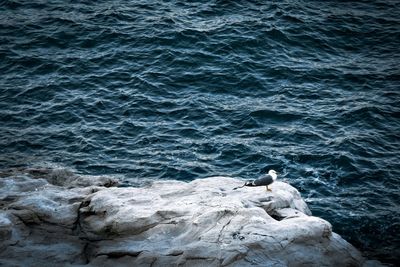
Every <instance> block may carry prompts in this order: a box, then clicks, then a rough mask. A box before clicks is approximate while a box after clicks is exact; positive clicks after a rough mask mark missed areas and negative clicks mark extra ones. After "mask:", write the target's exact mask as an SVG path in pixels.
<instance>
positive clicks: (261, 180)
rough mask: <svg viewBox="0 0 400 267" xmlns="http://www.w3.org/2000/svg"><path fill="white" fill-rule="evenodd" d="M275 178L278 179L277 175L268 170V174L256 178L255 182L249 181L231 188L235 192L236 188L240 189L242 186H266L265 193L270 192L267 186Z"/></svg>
mask: <svg viewBox="0 0 400 267" xmlns="http://www.w3.org/2000/svg"><path fill="white" fill-rule="evenodd" d="M276 178H278V173H277V172H276V171H274V170H269V171H268V174H267V175H265V176H263V177H261V178H258V179H256V180H251V181H247V182H246V183H245V184H244V185H242V186H239V187H236V188H233V190H236V189H238V188H242V187H244V186H264V185H265V186H266V187H267V191H272V190H271V189H269V188H268V186H269V185H270V184H272V183H273V182H275V180H276Z"/></svg>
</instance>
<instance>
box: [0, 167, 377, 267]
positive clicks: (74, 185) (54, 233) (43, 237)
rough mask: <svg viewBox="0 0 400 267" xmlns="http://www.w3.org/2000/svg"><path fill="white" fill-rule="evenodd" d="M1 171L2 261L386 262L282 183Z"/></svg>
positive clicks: (12, 263)
mask: <svg viewBox="0 0 400 267" xmlns="http://www.w3.org/2000/svg"><path fill="white" fill-rule="evenodd" d="M61 176H63V177H64V178H63V179H61V178H60V177H61ZM0 177H3V178H0V205H1V207H2V210H1V211H0V249H1V250H0V265H5V266H39V265H40V266H58V265H62V266H113V267H114V266H250V265H257V266H381V264H380V263H379V262H377V261H368V260H366V259H365V258H363V257H362V255H361V253H360V252H359V251H357V249H355V248H354V247H353V246H352V245H351V244H349V243H348V242H346V241H345V240H344V239H342V238H341V237H340V236H339V235H337V234H335V233H333V232H332V226H331V225H330V223H329V222H327V221H325V220H323V219H321V218H318V217H314V216H312V215H311V212H310V210H309V209H308V207H307V205H306V203H305V202H304V201H303V199H302V198H301V196H300V194H299V192H298V191H297V190H296V189H295V188H294V187H292V186H290V185H289V184H287V183H283V182H275V183H274V184H273V185H272V186H270V188H272V192H269V191H266V188H265V187H243V188H240V189H237V190H233V188H235V187H237V186H240V185H242V184H243V181H241V180H239V179H233V178H228V177H211V178H206V179H198V180H194V181H192V182H179V181H158V182H153V183H152V184H151V185H147V186H142V187H124V188H122V187H113V185H116V184H117V182H116V181H114V180H113V179H109V178H105V177H101V176H98V177H93V176H92V177H88V176H85V177H83V178H82V177H81V176H79V175H75V174H72V173H68V172H62V171H57V172H56V174H54V171H51V170H50V171H49V170H42V171H32V170H30V171H25V172H18V173H15V172H13V173H8V174H7V175H0Z"/></svg>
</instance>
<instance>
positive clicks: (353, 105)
mask: <svg viewBox="0 0 400 267" xmlns="http://www.w3.org/2000/svg"><path fill="white" fill-rule="evenodd" d="M32 2H33V3H32ZM187 2H188V3H185V2H184V1H95V2H93V1H83V0H82V1H58V0H55V1H24V0H13V1H1V2H0V3H1V4H0V73H1V76H0V147H1V156H0V165H1V168H14V167H20V166H43V165H56V166H63V167H68V168H73V169H76V170H77V171H78V172H80V173H89V174H108V175H119V176H120V177H121V179H122V180H123V181H124V183H125V184H126V185H129V184H131V183H132V181H137V180H139V181H140V180H141V179H143V180H148V179H154V180H156V179H178V180H192V179H196V178H203V177H207V176H212V175H230V176H234V177H241V178H243V179H250V178H255V177H258V176H259V175H260V174H262V173H264V172H266V171H268V169H270V168H274V169H276V170H277V171H279V172H280V173H281V177H282V178H283V179H284V180H286V181H287V182H289V183H290V184H292V185H294V186H295V187H296V188H298V189H299V190H300V191H301V193H302V195H303V197H304V198H305V199H306V200H307V202H308V204H309V206H310V208H311V210H312V211H313V213H314V215H317V216H321V217H322V218H324V219H327V220H328V221H330V222H331V223H332V224H333V227H334V231H336V232H338V233H339V234H341V235H342V236H343V237H344V238H346V239H347V240H348V241H350V242H351V243H352V244H354V245H355V246H356V247H358V248H359V249H361V250H362V251H363V253H364V254H365V255H367V256H368V257H370V258H376V259H380V260H382V261H384V262H391V263H396V261H399V260H400V255H399V249H400V247H399V244H400V238H399V231H400V216H399V215H400V208H399V205H400V203H399V199H400V192H399V186H400V182H399V177H400V158H399V151H400V138H399V137H400V136H399V135H400V120H399V117H400V91H399V89H400V88H399V85H400V83H399V81H400V72H399V62H400V61H399V60H400V54H399V47H400V42H399V40H400V37H399V35H400V7H399V3H398V2H397V1H357V2H353V1H343V2H342V1H276V2H275V1H272V2H271V1H194V2H193V1H187Z"/></svg>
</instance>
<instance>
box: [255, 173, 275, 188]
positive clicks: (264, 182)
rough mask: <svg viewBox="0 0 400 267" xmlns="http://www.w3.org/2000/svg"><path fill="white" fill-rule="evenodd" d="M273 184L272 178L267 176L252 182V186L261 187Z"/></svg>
mask: <svg viewBox="0 0 400 267" xmlns="http://www.w3.org/2000/svg"><path fill="white" fill-rule="evenodd" d="M273 182H274V179H272V176H271V175H269V174H267V175H266V176H263V177H261V178H258V179H257V180H254V181H253V184H254V186H262V185H270V184H272V183H273Z"/></svg>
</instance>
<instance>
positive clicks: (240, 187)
mask: <svg viewBox="0 0 400 267" xmlns="http://www.w3.org/2000/svg"><path fill="white" fill-rule="evenodd" d="M245 185H246V184H244V185H242V186H238V187H235V188H233V189H232V190H236V189H239V188H242V187H244V186H245Z"/></svg>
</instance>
